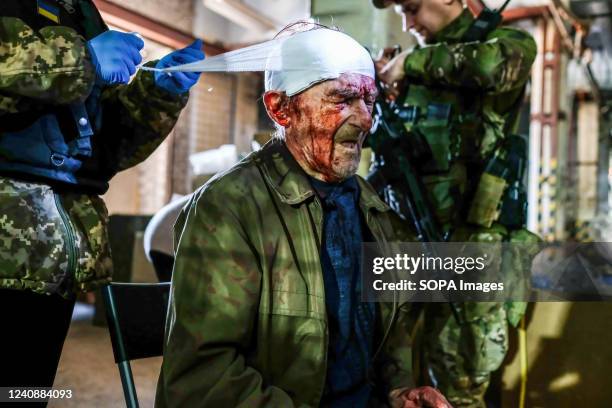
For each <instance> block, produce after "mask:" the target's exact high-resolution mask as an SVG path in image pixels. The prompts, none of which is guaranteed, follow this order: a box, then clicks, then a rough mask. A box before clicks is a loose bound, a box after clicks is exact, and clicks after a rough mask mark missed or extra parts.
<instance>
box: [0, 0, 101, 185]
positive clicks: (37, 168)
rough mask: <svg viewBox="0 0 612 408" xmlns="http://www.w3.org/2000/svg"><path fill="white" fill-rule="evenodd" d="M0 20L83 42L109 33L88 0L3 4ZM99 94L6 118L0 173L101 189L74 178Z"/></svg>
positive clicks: (0, 133) (86, 149)
mask: <svg viewBox="0 0 612 408" xmlns="http://www.w3.org/2000/svg"><path fill="white" fill-rule="evenodd" d="M0 16H3V17H16V18H19V19H21V20H22V21H23V22H24V23H25V24H27V25H28V26H29V27H30V28H32V29H33V30H34V31H35V32H38V31H39V30H40V29H42V28H43V27H48V26H64V27H69V28H72V29H73V30H75V31H76V32H77V33H78V34H80V35H82V36H83V37H84V38H85V39H86V40H89V39H91V38H93V37H95V36H97V35H98V34H100V33H102V32H104V31H106V30H108V28H107V27H106V25H105V24H104V22H103V20H102V17H101V16H100V14H99V12H98V11H97V9H96V8H95V6H94V5H93V4H92V3H91V1H90V0H25V1H17V0H12V1H4V2H2V3H0ZM100 92H101V89H100V88H99V87H97V86H96V87H94V89H93V90H92V92H91V94H90V95H89V97H88V98H87V100H86V101H85V102H79V103H74V104H71V105H55V106H53V105H39V106H38V107H37V108H35V109H32V110H31V111H29V112H23V113H16V114H7V115H5V116H4V117H3V118H2V124H0V174H4V175H8V176H15V177H20V176H23V177H24V178H27V179H34V180H40V181H44V182H51V183H53V184H56V183H60V184H64V183H65V184H68V185H79V184H89V185H88V186H87V187H90V188H93V189H94V190H99V191H102V190H105V189H106V188H107V184H106V182H96V181H91V180H90V181H88V182H86V183H83V182H82V180H79V178H78V177H77V176H76V173H77V171H78V170H79V169H80V168H81V167H82V165H83V161H84V160H86V159H87V158H89V157H91V156H92V141H91V139H92V136H93V135H94V129H95V128H96V126H95V124H93V123H92V119H93V120H94V121H99V108H98V105H99V96H100Z"/></svg>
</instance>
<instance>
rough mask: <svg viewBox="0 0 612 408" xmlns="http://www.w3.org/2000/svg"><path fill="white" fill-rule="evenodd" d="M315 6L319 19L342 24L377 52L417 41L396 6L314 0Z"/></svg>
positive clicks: (354, 0)
mask: <svg viewBox="0 0 612 408" xmlns="http://www.w3.org/2000/svg"><path fill="white" fill-rule="evenodd" d="M311 8H312V17H313V18H314V19H315V20H318V21H319V22H320V23H322V24H325V25H335V26H337V27H339V28H340V29H342V31H344V32H345V33H347V34H349V35H350V36H352V37H353V38H355V39H356V40H357V41H359V42H360V43H361V44H363V45H364V46H365V47H367V48H368V49H369V50H370V51H371V52H372V53H373V54H374V55H375V54H376V53H377V52H378V51H379V50H380V49H382V48H384V47H385V46H392V45H395V44H399V45H401V46H402V48H403V49H405V48H407V47H411V46H412V45H413V44H414V43H415V42H414V40H413V37H412V36H411V35H410V34H408V33H403V32H402V21H401V18H400V16H399V15H397V14H396V13H395V11H394V10H393V9H392V8H387V9H385V10H378V9H376V8H375V7H374V6H372V3H371V1H370V0H312V3H311Z"/></svg>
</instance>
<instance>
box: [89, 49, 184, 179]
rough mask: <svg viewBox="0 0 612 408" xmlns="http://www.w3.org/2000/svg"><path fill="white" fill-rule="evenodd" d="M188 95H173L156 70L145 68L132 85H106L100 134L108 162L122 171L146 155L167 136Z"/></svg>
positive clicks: (153, 63) (151, 64)
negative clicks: (158, 82) (161, 84)
mask: <svg viewBox="0 0 612 408" xmlns="http://www.w3.org/2000/svg"><path fill="white" fill-rule="evenodd" d="M156 62H157V61H153V62H149V63H147V66H154V65H155V63H156ZM188 98H189V93H187V92H186V93H184V94H181V95H173V94H170V93H168V92H166V91H164V90H163V89H161V88H158V87H157V86H156V85H155V80H154V76H153V73H152V72H148V71H142V70H140V71H138V73H137V74H136V77H135V78H134V79H133V80H132V82H130V84H129V85H127V86H115V87H111V88H106V89H105V90H104V91H103V92H102V99H101V103H102V121H101V124H102V127H101V129H100V136H101V140H103V143H104V145H105V147H106V148H107V149H108V150H109V152H111V153H112V154H110V155H108V157H109V160H112V161H113V162H114V163H112V164H111V163H109V165H112V166H113V167H115V168H116V170H117V171H121V170H124V169H127V168H129V167H132V166H134V165H136V164H138V163H140V162H141V161H143V160H144V159H146V158H147V157H148V156H149V155H150V154H151V153H152V152H153V151H154V150H155V149H156V148H157V147H158V146H159V145H160V144H161V143H162V142H163V141H164V139H165V138H166V136H168V134H169V133H170V131H171V130H172V128H173V127H174V125H175V124H176V121H177V119H178V117H179V114H180V113H181V110H182V109H183V108H184V107H185V105H186V104H187V100H188Z"/></svg>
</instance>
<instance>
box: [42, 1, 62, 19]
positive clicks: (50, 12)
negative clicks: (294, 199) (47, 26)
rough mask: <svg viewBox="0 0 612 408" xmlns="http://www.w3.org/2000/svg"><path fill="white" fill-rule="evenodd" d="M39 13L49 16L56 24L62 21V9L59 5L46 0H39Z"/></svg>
mask: <svg viewBox="0 0 612 408" xmlns="http://www.w3.org/2000/svg"><path fill="white" fill-rule="evenodd" d="M38 14H40V15H41V16H43V17H45V18H48V19H49V20H51V21H53V22H54V23H56V24H59V22H60V18H59V16H60V10H59V7H57V6H54V5H52V4H50V3H49V2H47V1H45V0H38Z"/></svg>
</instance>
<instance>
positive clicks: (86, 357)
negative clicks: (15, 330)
mask: <svg viewBox="0 0 612 408" xmlns="http://www.w3.org/2000/svg"><path fill="white" fill-rule="evenodd" d="M92 317H93V307H92V306H88V305H84V304H77V307H76V308H75V314H74V316H73V322H72V326H71V328H70V331H69V333H68V338H67V339H66V343H65V344H64V352H63V354H62V358H61V361H60V365H59V369H58V373H57V376H56V379H55V385H54V388H55V389H71V390H72V392H73V398H72V399H71V400H57V401H51V402H50V403H49V407H51V408H57V407H68V408H71V407H79V408H80V407H105V408H106V407H125V401H124V398H123V391H122V388H121V380H120V378H119V372H118V370H117V366H116V365H115V362H114V359H113V351H112V346H111V342H110V338H109V335H108V330H107V329H106V328H101V327H96V326H93V325H92V323H91V320H92ZM529 320H530V323H529V326H528V330H527V338H528V340H527V351H528V360H529V376H528V385H527V398H526V399H527V401H526V407H529V408H552V407H554V408H565V407H567V408H570V407H571V408H573V407H589V408H607V407H611V406H612V402H611V401H612V376H611V375H610V367H612V346H611V345H612V303H611V302H592V303H589V302H584V303H552V302H551V303H542V304H538V305H536V307H535V309H534V310H533V311H532V312H531V318H530V319H529ZM514 343H516V339H515V341H514ZM507 357H508V358H507V365H506V369H505V371H504V374H503V383H504V386H503V403H502V407H503V408H506V407H508V408H514V407H518V389H519V377H520V369H519V362H518V353H517V350H516V348H514V350H512V351H511V352H510V353H509V355H508V356H507ZM160 365H161V357H159V358H150V359H144V360H136V361H133V362H132V372H133V374H134V377H135V381H136V390H137V393H138V399H139V401H140V406H141V407H143V408H144V407H152V406H153V402H154V399H155V388H156V384H157V378H158V375H159V369H160Z"/></svg>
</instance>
